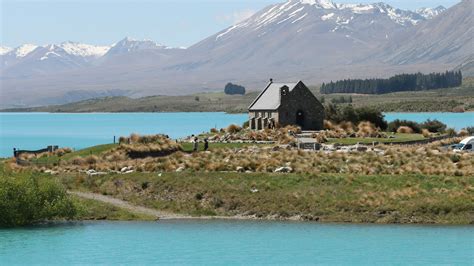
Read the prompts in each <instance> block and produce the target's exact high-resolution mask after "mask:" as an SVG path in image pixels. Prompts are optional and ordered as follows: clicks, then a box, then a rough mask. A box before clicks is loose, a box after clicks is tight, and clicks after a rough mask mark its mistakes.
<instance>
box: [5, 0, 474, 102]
mask: <svg viewBox="0 0 474 266" xmlns="http://www.w3.org/2000/svg"><path fill="white" fill-rule="evenodd" d="M277 1H278V0H277ZM473 1H474V0H463V4H458V5H456V6H454V7H452V8H449V9H448V10H446V11H444V8H442V7H438V8H433V9H428V8H425V9H419V10H417V11H407V10H400V9H397V8H394V7H392V6H390V5H387V4H384V3H375V4H336V3H334V2H332V1H330V0H289V1H286V2H283V3H278V4H273V5H270V6H267V7H265V8H263V9H262V10H260V11H259V12H257V13H255V14H254V15H253V16H251V17H249V18H248V19H246V20H243V21H241V22H239V23H236V24H235V25H232V26H230V27H228V28H226V29H223V30H222V31H220V32H217V33H216V34H214V35H212V36H209V37H208V38H206V39H204V40H202V41H200V42H198V43H196V44H195V45H193V46H191V47H189V48H187V49H177V48H170V47H167V46H164V45H160V44H157V43H155V42H153V41H150V40H144V41H138V40H133V39H131V38H125V39H123V40H121V41H119V42H117V43H115V44H113V45H111V46H110V47H93V46H87V45H81V44H76V43H63V44H58V45H48V46H40V47H34V49H31V47H30V49H26V48H25V47H23V48H22V49H18V48H15V49H13V50H10V51H8V52H6V53H5V54H4V55H2V56H0V58H2V62H3V60H4V58H5V55H11V56H13V57H14V58H19V59H17V60H18V63H15V64H9V65H8V66H4V65H2V71H1V73H0V79H1V80H0V81H1V82H2V89H4V90H5V91H8V90H12V91H13V90H15V93H12V94H4V95H2V101H1V102H0V104H1V103H5V102H6V103H8V104H10V105H14V104H15V103H18V102H21V103H22V104H26V105H38V104H44V103H48V104H51V103H60V100H57V102H55V101H54V100H52V99H64V97H62V96H64V95H68V96H67V97H66V98H67V100H68V101H73V100H74V99H75V98H74V97H76V96H71V94H68V92H70V91H75V92H77V93H75V94H73V95H78V94H80V95H97V94H94V93H89V92H92V91H93V92H100V91H102V92H103V91H108V90H115V91H117V90H118V91H121V92H127V95H131V96H134V97H140V96H146V95H157V94H163V95H166V94H168V95H170V94H174V95H176V94H187V93H195V92H197V91H208V90H215V89H217V88H220V87H221V86H222V84H225V83H227V82H229V81H238V82H239V83H242V84H243V85H246V86H248V87H249V88H253V87H254V86H255V85H258V86H260V85H261V83H258V82H262V80H266V79H267V78H268V77H273V78H275V79H278V80H295V79H304V80H305V81H307V82H308V83H309V84H317V83H320V82H325V81H327V80H331V79H332V80H334V79H342V78H367V77H375V76H389V75H393V74H397V73H400V72H413V71H424V72H429V71H444V70H446V69H449V68H450V67H454V66H456V65H459V64H461V63H462V62H458V61H460V60H462V59H464V58H466V56H465V55H466V54H467V55H469V54H471V55H472V42H473V40H472V36H474V34H473V33H472V27H473V23H472V17H473V16H472V8H470V7H472V6H473ZM461 10H464V12H460V11H461ZM466 14H467V15H466ZM6 50H8V49H7V48H5V51H6ZM17 55H22V57H17ZM431 62H436V64H431ZM33 88H34V91H35V97H34V98H31V97H26V96H28V95H31V92H32V90H33ZM254 88H255V87H254ZM40 94H41V95H40ZM100 95H102V94H100ZM107 95H108V94H107ZM3 96H4V97H3ZM81 97H82V96H81ZM87 97H89V96H87ZM83 98H84V97H82V98H78V99H83ZM27 99H28V100H27Z"/></svg>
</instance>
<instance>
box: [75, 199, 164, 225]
mask: <svg viewBox="0 0 474 266" xmlns="http://www.w3.org/2000/svg"><path fill="white" fill-rule="evenodd" d="M71 197H72V199H73V204H74V206H75V207H76V215H75V216H74V217H73V219H74V220H118V221H132V220H140V221H152V220H155V219H156V218H155V217H153V216H150V215H145V214H139V213H133V212H130V211H128V210H126V209H122V208H119V207H116V206H113V205H111V204H107V203H103V202H100V201H96V200H91V199H83V198H80V197H77V196H71Z"/></svg>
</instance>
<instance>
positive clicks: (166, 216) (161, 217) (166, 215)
mask: <svg viewBox="0 0 474 266" xmlns="http://www.w3.org/2000/svg"><path fill="white" fill-rule="evenodd" d="M67 193H68V194H69V195H74V196H77V197H80V198H83V199H89V200H95V201H100V202H102V203H105V204H111V205H113V206H115V207H118V208H123V209H126V210H128V211H130V212H133V213H136V214H145V215H151V216H154V217H156V218H155V219H154V220H142V219H132V220H130V219H127V220H125V219H124V220H115V219H113V220H109V219H107V218H105V219H85V220H84V219H78V220H74V219H73V220H68V221H66V222H94V221H107V222H159V221H193V220H195V221H211V220H221V221H262V222H312V223H317V224H342V225H418V226H469V227H472V226H474V224H473V223H472V222H471V223H462V224H455V223H435V222H418V221H414V222H356V221H337V220H334V221H333V220H331V219H328V220H326V219H324V217H323V218H322V219H321V217H316V219H314V218H313V219H305V218H308V216H305V215H296V216H290V217H281V216H276V215H269V216H264V217H257V216H255V215H247V216H245V215H232V216H222V215H201V216H192V215H185V214H179V213H171V212H166V211H159V210H156V209H152V208H148V207H144V206H139V205H135V204H133V203H130V202H128V201H124V200H121V199H117V198H114V197H110V196H106V195H101V194H97V193H91V192H83V191H67ZM33 226H34V225H33Z"/></svg>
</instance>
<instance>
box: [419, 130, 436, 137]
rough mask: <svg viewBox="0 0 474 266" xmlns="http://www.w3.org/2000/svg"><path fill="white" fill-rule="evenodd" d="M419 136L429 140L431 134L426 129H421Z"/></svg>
mask: <svg viewBox="0 0 474 266" xmlns="http://www.w3.org/2000/svg"><path fill="white" fill-rule="evenodd" d="M421 134H422V135H423V137H425V138H430V137H431V136H432V135H433V134H432V133H431V132H430V131H429V130H428V129H426V128H423V129H422V130H421Z"/></svg>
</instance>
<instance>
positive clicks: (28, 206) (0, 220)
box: [0, 172, 76, 227]
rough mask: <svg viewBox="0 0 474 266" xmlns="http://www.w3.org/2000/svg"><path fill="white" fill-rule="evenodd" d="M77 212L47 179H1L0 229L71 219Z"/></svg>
mask: <svg viewBox="0 0 474 266" xmlns="http://www.w3.org/2000/svg"><path fill="white" fill-rule="evenodd" d="M75 214H76V209H75V206H74V204H73V202H72V201H71V199H70V198H69V197H68V195H67V194H66V191H65V189H64V188H63V186H61V184H59V183H58V182H57V181H55V180H54V179H51V178H50V177H49V176H48V177H46V176H44V175H36V174H11V173H5V172H2V173H1V175H0V227H4V226H7V227H9V226H21V225H28V224H32V223H36V222H41V221H45V220H53V219H71V218H73V217H74V216H75Z"/></svg>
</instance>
